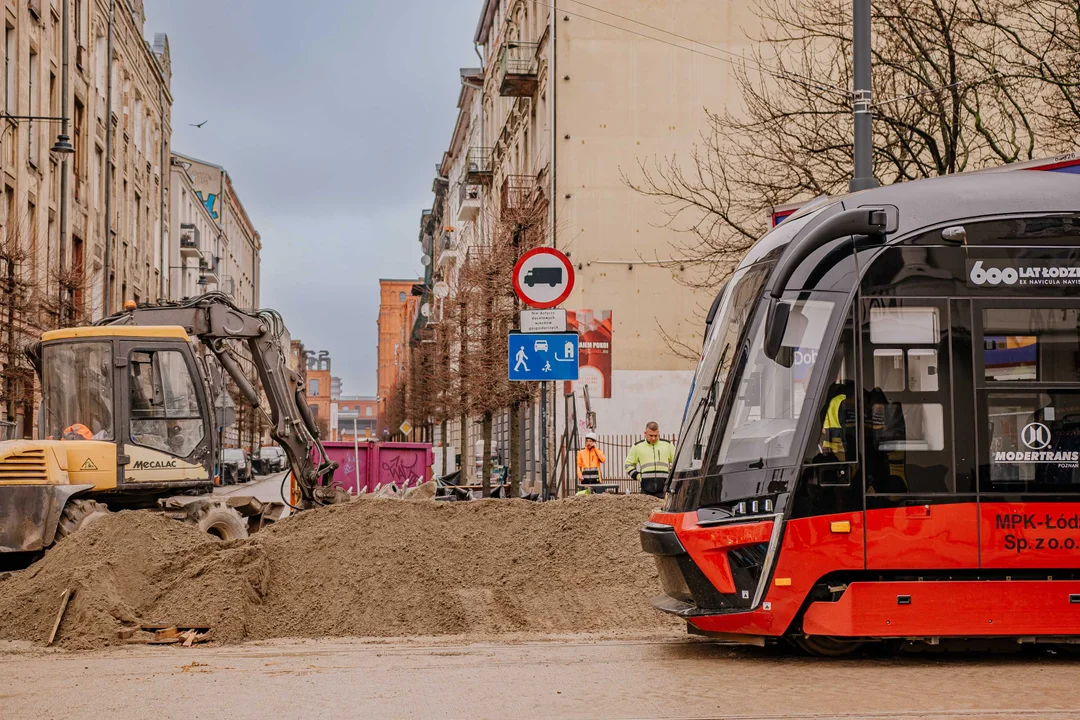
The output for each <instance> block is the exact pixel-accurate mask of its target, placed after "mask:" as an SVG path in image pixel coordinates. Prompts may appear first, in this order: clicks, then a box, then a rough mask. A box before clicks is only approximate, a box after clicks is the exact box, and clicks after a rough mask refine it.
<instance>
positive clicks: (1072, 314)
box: [983, 307, 1080, 382]
mask: <svg viewBox="0 0 1080 720" xmlns="http://www.w3.org/2000/svg"><path fill="white" fill-rule="evenodd" d="M983 375H984V378H985V379H986V381H987V382H1023V381H1030V382H1080V310H1077V309H1072V308H1065V309H1062V308H1054V309H1051V308H1024V307H1009V308H988V309H986V310H983Z"/></svg>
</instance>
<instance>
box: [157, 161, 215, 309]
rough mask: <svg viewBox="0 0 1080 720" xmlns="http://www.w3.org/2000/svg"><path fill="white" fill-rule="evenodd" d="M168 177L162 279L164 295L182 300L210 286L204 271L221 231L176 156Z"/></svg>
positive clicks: (210, 259) (212, 255) (212, 256)
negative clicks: (170, 228)
mask: <svg viewBox="0 0 1080 720" xmlns="http://www.w3.org/2000/svg"><path fill="white" fill-rule="evenodd" d="M169 177H170V182H169V216H170V221H171V223H172V225H174V226H175V230H174V232H173V242H171V243H169V246H168V255H169V257H168V261H169V264H168V266H167V267H166V268H165V269H166V272H167V276H166V281H165V282H166V288H167V290H168V293H167V296H168V298H169V299H170V300H182V299H184V298H189V297H194V296H196V295H201V294H202V293H204V292H207V291H208V290H210V289H211V287H212V285H211V282H210V279H211V277H213V276H212V275H211V274H210V273H208V272H205V270H206V269H207V268H208V266H209V265H210V263H211V262H212V260H213V258H214V254H213V249H214V248H215V247H217V246H218V244H219V241H218V235H220V233H221V231H220V230H219V229H218V225H217V222H216V221H215V220H214V217H213V215H211V214H210V210H209V209H207V207H206V205H205V204H204V203H203V201H202V200H201V199H200V197H199V194H198V191H197V190H196V189H195V181H194V180H193V179H192V177H191V174H190V173H189V172H188V170H187V168H186V167H185V166H184V163H183V162H182V161H180V160H179V159H178V158H175V157H174V158H173V159H172V162H171V167H170V172H169Z"/></svg>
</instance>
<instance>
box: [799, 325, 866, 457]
mask: <svg viewBox="0 0 1080 720" xmlns="http://www.w3.org/2000/svg"><path fill="white" fill-rule="evenodd" d="M813 422H814V425H813V426H812V428H813V429H812V431H811V437H813V433H814V432H817V433H818V435H817V439H816V441H815V442H811V444H810V447H809V448H808V453H807V462H809V463H812V464H815V465H817V464H822V463H837V462H848V463H850V462H855V461H856V459H857V458H858V431H859V411H858V396H857V393H856V392H855V331H854V319H853V318H852V313H848V320H847V323H846V325H845V327H844V330H843V333H842V334H841V336H840V342H839V344H838V345H837V347H836V352H835V353H834V355H833V361H832V365H831V366H830V368H829V384H828V386H827V387H826V388H825V393H824V395H823V396H822V401H821V405H820V407H819V408H818V414H817V417H816V418H814V420H813Z"/></svg>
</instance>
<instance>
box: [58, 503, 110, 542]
mask: <svg viewBox="0 0 1080 720" xmlns="http://www.w3.org/2000/svg"><path fill="white" fill-rule="evenodd" d="M108 514H109V508H107V507H105V506H104V505H102V504H101V503H99V502H98V501H97V500H72V501H70V502H68V504H67V506H66V507H65V508H64V512H63V513H61V514H60V523H59V524H58V525H57V526H56V541H57V542H60V541H61V540H63V539H64V538H66V537H67V536H68V535H71V534H72V533H74V532H76V531H78V530H82V529H83V528H84V527H86V526H87V525H89V524H90V523H92V522H94V521H95V520H97V519H98V518H103V517H105V516H106V515H108Z"/></svg>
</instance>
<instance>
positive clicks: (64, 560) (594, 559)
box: [0, 495, 673, 648]
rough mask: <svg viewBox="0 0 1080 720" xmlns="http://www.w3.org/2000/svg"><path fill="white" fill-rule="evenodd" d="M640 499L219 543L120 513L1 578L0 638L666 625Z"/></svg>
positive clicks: (414, 516)
mask: <svg viewBox="0 0 1080 720" xmlns="http://www.w3.org/2000/svg"><path fill="white" fill-rule="evenodd" d="M656 507H657V501H656V500H654V499H653V498H649V497H645V496H629V497H626V496H622V497H617V496H605V495H594V496H586V497H580V498H572V499H568V500H560V501H556V502H550V503H534V502H528V501H524V500H522V501H506V500H485V501H478V502H468V503H437V502H401V501H397V500H381V499H374V498H361V499H359V500H357V501H355V502H352V503H349V504H346V505H338V506H334V507H329V508H323V509H320V510H314V511H309V512H305V513H301V514H299V515H297V516H295V517H291V518H288V519H286V520H285V521H283V522H281V523H279V524H278V525H276V526H273V527H270V528H267V529H266V530H263V531H262V532H260V533H258V534H257V535H255V536H253V537H252V538H250V539H247V540H241V541H236V542H231V543H222V542H219V541H216V540H212V539H209V540H208V538H207V536H206V535H203V534H202V533H199V532H197V531H195V530H193V529H191V528H189V527H186V526H184V525H182V524H180V523H177V522H175V521H171V520H167V519H164V518H161V517H158V516H155V515H153V514H151V513H141V512H122V513H117V514H115V515H113V516H110V517H108V518H105V519H102V520H100V521H98V522H97V523H94V524H93V525H91V526H90V527H88V528H86V529H85V530H83V531H80V532H79V533H76V534H75V535H73V536H71V537H70V538H68V539H66V540H64V541H63V542H61V543H59V545H58V546H57V547H56V548H55V549H53V550H51V551H50V552H48V553H47V554H46V556H45V557H44V559H42V560H40V561H39V562H38V563H36V564H35V565H33V566H32V567H31V568H29V569H27V570H26V571H23V572H20V573H17V574H15V575H14V576H12V577H10V578H9V579H7V580H4V581H0V639H13V640H31V641H38V642H41V641H42V640H43V639H44V638H45V637H46V636H47V635H48V632H49V629H50V627H51V625H52V622H53V620H54V619H55V615H56V610H57V608H58V603H59V598H60V595H61V593H62V592H63V591H64V589H66V588H70V589H72V590H74V596H73V599H72V601H71V604H70V606H69V609H68V611H67V614H66V615H65V618H64V622H63V626H62V628H61V632H60V642H61V644H62V645H64V646H66V647H71V648H87V647H95V646H99V645H102V644H107V643H111V642H118V640H117V636H116V631H117V629H118V628H119V627H120V626H121V625H123V624H133V623H137V622H159V621H165V622H170V623H181V624H182V623H192V624H197V623H207V624H209V625H210V626H211V627H212V628H213V633H214V638H215V639H216V640H219V641H225V642H239V641H242V640H261V639H269V638H279V637H309V638H316V637H325V636H357V637H359V636H375V637H401V636H413V635H456V634H468V635H489V634H502V633H511V632H513V633H521V632H523V633H543V634H562V633H578V632H611V631H620V630H635V631H640V630H651V629H660V628H670V627H672V626H673V622H672V621H671V620H670V619H668V618H665V617H663V616H661V615H660V614H659V613H657V612H656V611H655V610H653V608H652V607H651V606H650V604H649V598H650V597H651V596H652V595H654V594H655V593H656V592H657V591H658V589H659V583H658V580H657V577H656V569H655V566H654V564H653V562H652V560H651V558H649V556H647V555H645V554H644V553H642V551H641V548H640V545H639V544H638V533H637V531H638V528H640V526H641V524H642V523H643V522H644V521H645V520H646V519H647V517H648V515H649V513H650V512H651V511H652V510H654V509H656Z"/></svg>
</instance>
